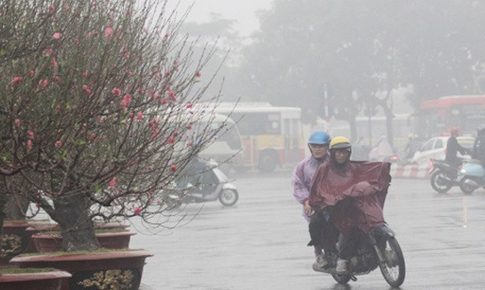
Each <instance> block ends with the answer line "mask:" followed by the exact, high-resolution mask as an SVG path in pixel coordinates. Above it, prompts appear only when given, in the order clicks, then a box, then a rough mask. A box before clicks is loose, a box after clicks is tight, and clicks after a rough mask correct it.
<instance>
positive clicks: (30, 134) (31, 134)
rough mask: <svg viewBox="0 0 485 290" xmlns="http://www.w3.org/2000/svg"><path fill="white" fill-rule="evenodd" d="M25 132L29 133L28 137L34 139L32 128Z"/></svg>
mask: <svg viewBox="0 0 485 290" xmlns="http://www.w3.org/2000/svg"><path fill="white" fill-rule="evenodd" d="M27 134H28V135H29V138H30V139H34V138H35V135H34V132H32V130H28V131H27Z"/></svg>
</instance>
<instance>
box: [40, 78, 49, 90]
mask: <svg viewBox="0 0 485 290" xmlns="http://www.w3.org/2000/svg"><path fill="white" fill-rule="evenodd" d="M48 84H49V82H48V81H47V80H39V85H40V86H41V87H42V88H43V89H45V88H46V87H47V85H48Z"/></svg>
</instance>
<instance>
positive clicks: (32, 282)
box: [0, 270, 72, 290]
mask: <svg viewBox="0 0 485 290" xmlns="http://www.w3.org/2000/svg"><path fill="white" fill-rule="evenodd" d="M70 277H72V275H71V274H69V273H68V272H66V271H60V270H52V271H47V272H43V271H39V272H34V273H15V274H12V273H9V274H0V289H8V290H27V289H36V290H59V289H60V288H61V285H62V283H63V282H64V283H67V279H68V278H70Z"/></svg>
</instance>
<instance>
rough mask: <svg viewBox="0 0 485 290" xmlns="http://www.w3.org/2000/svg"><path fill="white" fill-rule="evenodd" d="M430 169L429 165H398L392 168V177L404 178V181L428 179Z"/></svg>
mask: <svg viewBox="0 0 485 290" xmlns="http://www.w3.org/2000/svg"><path fill="white" fill-rule="evenodd" d="M430 169H431V168H430V167H429V166H428V165H420V166H418V165H405V166H402V165H398V166H395V167H394V166H391V176H392V177H393V178H403V179H406V178H408V179H428V178H429V177H430V175H429V171H430Z"/></svg>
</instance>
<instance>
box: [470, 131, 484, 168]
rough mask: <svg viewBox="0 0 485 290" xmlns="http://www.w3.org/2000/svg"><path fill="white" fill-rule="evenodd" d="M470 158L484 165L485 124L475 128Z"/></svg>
mask: <svg viewBox="0 0 485 290" xmlns="http://www.w3.org/2000/svg"><path fill="white" fill-rule="evenodd" d="M472 158H473V159H477V160H480V162H481V163H482V165H485V124H482V125H480V126H478V128H477V137H476V138H475V142H474V144H473V150H472Z"/></svg>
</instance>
